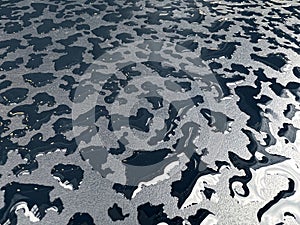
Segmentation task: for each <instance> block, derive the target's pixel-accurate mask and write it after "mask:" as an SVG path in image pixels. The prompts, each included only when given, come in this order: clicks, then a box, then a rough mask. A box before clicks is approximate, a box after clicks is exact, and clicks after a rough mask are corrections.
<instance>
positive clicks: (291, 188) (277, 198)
mask: <svg viewBox="0 0 300 225" xmlns="http://www.w3.org/2000/svg"><path fill="white" fill-rule="evenodd" d="M288 179H289V187H288V189H287V190H282V191H280V192H279V193H278V194H277V195H276V196H275V197H274V198H273V199H272V200H271V201H270V202H268V203H267V204H266V205H265V206H264V207H262V208H261V209H259V210H258V212H257V218H258V221H259V222H260V221H261V218H262V216H263V215H264V213H265V212H267V211H268V210H269V209H270V208H271V207H272V206H273V205H275V204H276V203H277V202H279V201H280V200H281V199H283V198H287V197H290V196H292V195H293V194H295V192H296V191H295V181H293V180H292V179H290V178H288Z"/></svg>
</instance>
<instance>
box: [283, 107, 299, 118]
mask: <svg viewBox="0 0 300 225" xmlns="http://www.w3.org/2000/svg"><path fill="white" fill-rule="evenodd" d="M298 111H300V110H299V109H296V106H295V105H293V104H288V105H287V108H286V110H284V111H283V115H284V116H285V117H286V118H288V119H290V120H292V118H293V117H294V116H295V114H296V112H298Z"/></svg>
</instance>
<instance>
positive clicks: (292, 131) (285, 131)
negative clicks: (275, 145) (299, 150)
mask: <svg viewBox="0 0 300 225" xmlns="http://www.w3.org/2000/svg"><path fill="white" fill-rule="evenodd" d="M298 130H299V129H298V128H295V127H294V126H293V124H288V123H284V124H283V128H280V130H279V131H278V136H279V137H285V138H286V139H285V141H286V143H288V142H291V143H294V142H295V141H296V137H297V136H296V134H297V131H298Z"/></svg>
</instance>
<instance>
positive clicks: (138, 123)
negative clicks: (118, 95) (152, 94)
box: [129, 108, 154, 132]
mask: <svg viewBox="0 0 300 225" xmlns="http://www.w3.org/2000/svg"><path fill="white" fill-rule="evenodd" d="M153 117H154V115H153V114H152V113H150V112H149V111H148V110H147V109H146V108H139V109H138V111H137V114H136V116H130V117H129V126H130V128H131V129H136V130H139V131H143V132H149V127H150V122H151V120H152V119H153Z"/></svg>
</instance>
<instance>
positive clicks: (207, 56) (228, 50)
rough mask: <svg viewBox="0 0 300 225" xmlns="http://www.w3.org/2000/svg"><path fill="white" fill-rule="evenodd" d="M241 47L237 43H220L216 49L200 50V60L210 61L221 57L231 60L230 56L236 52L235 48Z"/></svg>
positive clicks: (203, 48)
mask: <svg viewBox="0 0 300 225" xmlns="http://www.w3.org/2000/svg"><path fill="white" fill-rule="evenodd" d="M238 45H241V44H240V43H239V42H222V43H221V44H219V45H218V49H209V48H206V47H202V48H201V58H202V59H203V60H211V59H214V58H220V57H222V56H224V57H226V58H228V59H231V58H232V54H233V53H234V52H235V50H236V46H238Z"/></svg>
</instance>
